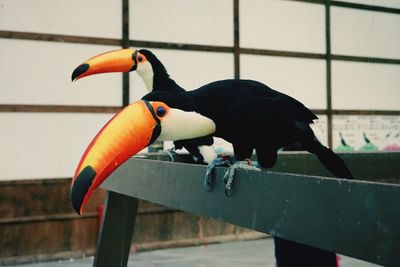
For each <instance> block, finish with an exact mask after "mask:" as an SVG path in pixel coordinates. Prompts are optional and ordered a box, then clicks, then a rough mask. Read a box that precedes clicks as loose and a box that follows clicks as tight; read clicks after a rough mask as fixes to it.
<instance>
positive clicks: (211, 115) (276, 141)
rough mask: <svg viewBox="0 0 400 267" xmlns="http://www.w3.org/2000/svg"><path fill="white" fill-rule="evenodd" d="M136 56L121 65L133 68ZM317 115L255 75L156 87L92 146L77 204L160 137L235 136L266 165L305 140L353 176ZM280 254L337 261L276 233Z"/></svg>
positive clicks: (300, 261)
mask: <svg viewBox="0 0 400 267" xmlns="http://www.w3.org/2000/svg"><path fill="white" fill-rule="evenodd" d="M131 54H132V53H131ZM131 54H128V53H127V56H129V58H132V55H131ZM131 61H132V62H133V60H131ZM133 63H134V62H133ZM133 63H131V64H130V65H127V66H124V68H123V70H121V71H129V70H130V69H132V64H133ZM105 69H106V66H104V67H103V70H105ZM115 69H116V68H114V70H115ZM121 69H122V68H121ZM103 72H104V71H103ZM82 75H85V73H83V74H82ZM316 119H317V117H316V116H315V115H314V114H313V113H312V112H311V111H310V110H309V109H308V108H306V107H305V106H304V105H303V104H302V103H300V102H299V101H297V100H296V99H294V98H292V97H290V96H288V95H285V94H283V93H281V92H278V91H276V90H273V89H271V88H270V87H268V86H266V85H264V84H262V83H259V82H256V81H252V80H239V79H230V80H222V81H216V82H212V83H209V84H207V85H204V86H202V87H200V88H198V89H196V90H193V91H181V92H170V91H168V90H165V91H160V90H158V91H152V92H150V93H149V94H147V95H145V96H144V97H143V98H142V100H140V101H137V102H134V103H132V104H131V105H129V106H127V107H126V108H124V109H123V110H122V111H120V112H119V113H118V114H116V115H115V116H114V117H113V118H112V119H111V120H110V121H109V122H108V123H107V124H106V125H105V126H104V128H103V129H102V130H101V131H100V132H99V133H98V135H97V136H96V137H95V138H94V139H93V141H92V142H91V144H90V145H89V146H88V148H87V149H86V151H85V153H84V155H83V156H82V159H81V161H80V163H79V165H78V167H77V170H76V172H75V175H74V177H73V181H72V187H71V202H72V206H73V207H74V209H75V210H76V211H77V212H78V213H81V212H82V209H83V206H84V204H85V203H86V201H87V200H88V198H89V196H90V195H91V194H92V192H93V191H94V190H95V189H96V188H97V187H98V186H99V185H100V184H101V183H102V182H103V181H104V180H105V179H106V178H107V176H108V175H109V174H110V173H112V172H113V171H114V170H115V169H116V168H118V167H119V166H120V165H121V164H122V163H123V162H124V161H126V160H127V159H128V158H130V157H131V156H133V155H134V154H136V153H137V152H138V151H140V150H142V149H143V148H145V147H146V146H148V145H150V144H151V143H152V142H154V141H155V140H169V141H175V140H182V139H192V138H198V137H202V136H208V135H212V136H216V137H221V138H223V139H225V140H226V141H228V142H230V143H232V145H233V148H234V154H235V156H236V158H237V160H239V161H242V160H245V159H247V158H249V157H250V156H251V155H252V153H253V151H254V150H255V152H256V155H257V160H258V163H259V164H260V165H261V167H264V168H269V167H272V166H273V165H274V164H275V162H276V160H277V151H278V149H280V148H281V147H283V146H286V145H289V144H292V143H294V142H299V143H301V145H302V147H303V148H304V149H305V150H307V151H309V152H311V153H315V154H316V155H317V157H318V158H319V160H320V161H321V162H322V164H323V165H324V166H325V167H326V168H327V169H328V170H329V171H330V172H331V173H333V174H334V175H335V176H336V177H339V178H348V179H351V178H352V174H351V172H350V171H349V169H348V167H347V166H346V164H345V163H344V162H343V160H342V159H341V158H340V157H339V156H337V155H336V154H335V153H334V152H333V151H332V150H331V149H329V148H328V147H325V146H323V145H322V144H321V143H320V142H319V141H318V140H317V138H316V137H315V135H314V133H313V131H312V129H311V127H310V124H312V123H313V121H314V120H316ZM275 255H276V258H277V264H278V266H293V265H292V264H293V263H294V264H296V266H303V265H304V266H336V255H335V253H333V252H328V251H324V250H320V249H316V248H312V247H309V246H305V245H301V244H298V243H295V242H291V241H287V240H283V239H280V238H275Z"/></svg>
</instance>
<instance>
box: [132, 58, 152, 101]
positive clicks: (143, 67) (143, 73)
mask: <svg viewBox="0 0 400 267" xmlns="http://www.w3.org/2000/svg"><path fill="white" fill-rule="evenodd" d="M136 71H137V73H138V74H139V76H140V77H141V78H142V80H143V82H144V84H145V85H146V88H147V91H149V93H150V92H151V91H153V79H154V72H153V67H152V66H151V64H150V62H149V61H146V62H144V63H139V64H138V65H137V68H136Z"/></svg>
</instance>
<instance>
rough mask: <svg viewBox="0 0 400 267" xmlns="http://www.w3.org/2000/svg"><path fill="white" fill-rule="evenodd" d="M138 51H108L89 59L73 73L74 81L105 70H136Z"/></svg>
mask: <svg viewBox="0 0 400 267" xmlns="http://www.w3.org/2000/svg"><path fill="white" fill-rule="evenodd" d="M136 51H137V50H133V49H129V48H127V49H120V50H116V51H111V52H107V53H104V54H100V55H98V56H95V57H92V58H91V59H88V60H87V61H86V62H84V63H82V64H81V65H79V66H78V67H77V68H76V69H75V70H74V72H73V73H72V76H71V79H72V81H76V80H78V79H80V78H83V77H86V76H89V75H93V74H97V73H105V72H129V71H133V70H136V67H137V64H136V63H137V62H136Z"/></svg>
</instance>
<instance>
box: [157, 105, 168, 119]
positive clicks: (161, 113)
mask: <svg viewBox="0 0 400 267" xmlns="http://www.w3.org/2000/svg"><path fill="white" fill-rule="evenodd" d="M156 113H157V116H158V117H163V116H164V115H165V113H167V111H166V110H165V108H164V107H158V108H157V110H156Z"/></svg>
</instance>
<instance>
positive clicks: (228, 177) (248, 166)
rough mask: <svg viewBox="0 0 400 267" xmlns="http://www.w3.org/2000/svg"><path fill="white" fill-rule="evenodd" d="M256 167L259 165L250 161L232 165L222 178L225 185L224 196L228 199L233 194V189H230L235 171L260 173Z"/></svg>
mask: <svg viewBox="0 0 400 267" xmlns="http://www.w3.org/2000/svg"><path fill="white" fill-rule="evenodd" d="M258 166H259V165H258V163H257V162H252V161H250V160H244V161H237V162H235V163H234V164H232V165H231V166H230V167H229V168H228V170H227V171H226V173H225V175H224V178H223V181H224V184H225V195H227V196H228V197H230V196H232V194H233V189H232V184H233V177H234V176H235V172H236V170H237V169H242V170H253V171H260V170H261V169H260V168H259V167H258Z"/></svg>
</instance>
